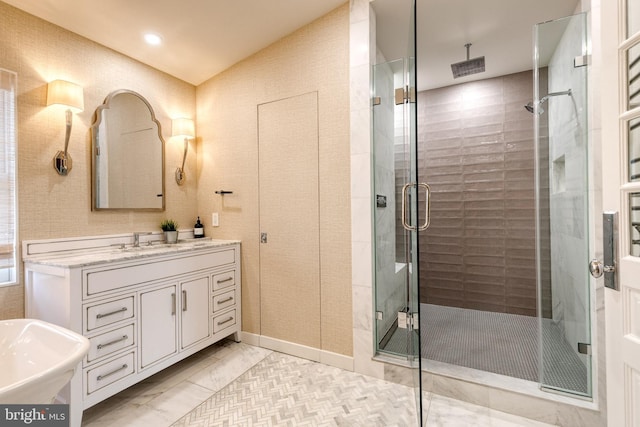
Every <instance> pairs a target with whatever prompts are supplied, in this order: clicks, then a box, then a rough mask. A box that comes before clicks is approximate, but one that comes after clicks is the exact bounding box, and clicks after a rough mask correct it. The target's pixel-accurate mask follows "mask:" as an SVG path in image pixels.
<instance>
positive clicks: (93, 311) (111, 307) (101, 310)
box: [86, 295, 134, 331]
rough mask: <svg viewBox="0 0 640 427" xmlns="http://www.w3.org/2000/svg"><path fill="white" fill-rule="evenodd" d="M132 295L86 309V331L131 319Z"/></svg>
mask: <svg viewBox="0 0 640 427" xmlns="http://www.w3.org/2000/svg"><path fill="white" fill-rule="evenodd" d="M133 314H134V313H133V295H132V296H130V297H126V298H122V299H119V300H116V301H111V302H105V303H102V304H97V305H93V306H88V307H87V323H86V325H87V330H88V331H90V330H92V329H96V328H99V327H101V326H106V325H110V324H112V323H116V322H119V321H121V320H124V319H130V318H132V317H133Z"/></svg>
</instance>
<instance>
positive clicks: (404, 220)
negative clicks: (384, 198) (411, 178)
mask: <svg viewBox="0 0 640 427" xmlns="http://www.w3.org/2000/svg"><path fill="white" fill-rule="evenodd" d="M414 185H415V184H414V183H413V182H408V183H406V184H405V185H404V186H402V206H401V212H400V215H401V216H402V226H403V227H404V229H405V230H408V231H416V227H415V226H413V225H411V224H409V223H408V222H407V199H408V197H407V193H408V192H409V189H410V188H411V187H413V186H414Z"/></svg>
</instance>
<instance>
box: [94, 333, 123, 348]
mask: <svg viewBox="0 0 640 427" xmlns="http://www.w3.org/2000/svg"><path fill="white" fill-rule="evenodd" d="M128 338H129V335H123V336H122V337H121V338H118V339H115V340H113V341H109V342H106V343H104V344H98V350H102V349H103V348H105V347H109V346H110V345H114V344H118V343H119V342H122V341H126V340H127V339H128Z"/></svg>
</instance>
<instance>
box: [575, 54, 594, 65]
mask: <svg viewBox="0 0 640 427" xmlns="http://www.w3.org/2000/svg"><path fill="white" fill-rule="evenodd" d="M587 65H591V55H581V56H576V57H575V58H573V68H578V67H585V66H587Z"/></svg>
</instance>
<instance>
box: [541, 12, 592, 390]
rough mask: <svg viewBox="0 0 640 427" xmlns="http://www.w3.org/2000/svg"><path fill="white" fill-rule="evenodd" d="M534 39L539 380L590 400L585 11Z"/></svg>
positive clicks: (547, 26) (544, 27) (546, 28)
mask: <svg viewBox="0 0 640 427" xmlns="http://www.w3.org/2000/svg"><path fill="white" fill-rule="evenodd" d="M535 42H536V46H535V47H536V49H535V57H534V59H535V68H534V73H535V76H534V77H535V79H534V81H535V102H534V110H533V112H534V121H535V124H536V126H535V132H536V154H537V155H536V164H537V176H538V179H537V186H536V193H537V194H536V199H537V204H538V208H537V219H538V225H537V227H536V234H537V236H536V238H537V245H536V246H537V257H536V258H537V264H538V266H537V267H538V274H537V276H538V313H539V320H540V322H539V327H540V343H541V345H540V360H541V363H540V383H541V386H542V388H544V389H551V390H555V391H560V392H565V393H570V394H576V395H580V396H585V397H591V396H592V384H591V381H592V380H591V379H592V368H591V359H592V356H591V316H590V312H591V293H590V277H589V273H588V270H587V268H586V265H587V263H588V261H589V258H590V257H589V252H590V247H589V245H590V234H592V230H593V226H592V224H590V219H589V211H590V205H589V203H590V200H589V193H590V191H589V176H588V172H589V167H588V159H589V152H588V145H589V138H588V129H589V128H588V123H587V119H588V114H587V112H588V109H587V72H588V69H589V66H588V63H589V56H588V55H589V52H588V50H587V49H588V46H589V45H590V43H589V40H588V32H587V21H586V15H585V14H580V15H575V16H570V17H567V18H562V19H557V20H554V21H549V22H545V23H542V24H538V25H536V27H535ZM543 75H546V76H547V78H546V80H545V79H544V78H541V76H543ZM543 82H544V84H543Z"/></svg>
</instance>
